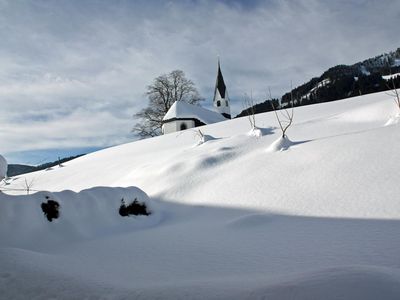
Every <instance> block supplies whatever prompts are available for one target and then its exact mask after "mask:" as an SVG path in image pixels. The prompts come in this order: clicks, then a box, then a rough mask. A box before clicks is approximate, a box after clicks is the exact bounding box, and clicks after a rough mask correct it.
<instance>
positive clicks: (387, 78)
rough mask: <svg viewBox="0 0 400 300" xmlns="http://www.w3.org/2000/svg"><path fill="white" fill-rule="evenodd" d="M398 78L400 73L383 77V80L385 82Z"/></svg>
mask: <svg viewBox="0 0 400 300" xmlns="http://www.w3.org/2000/svg"><path fill="white" fill-rule="evenodd" d="M397 76H400V73H395V74H391V75H383V76H382V78H383V79H385V80H390V79H392V78H396V77H397Z"/></svg>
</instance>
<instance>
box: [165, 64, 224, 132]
mask: <svg viewBox="0 0 400 300" xmlns="http://www.w3.org/2000/svg"><path fill="white" fill-rule="evenodd" d="M213 106H214V111H212V110H209V109H206V108H203V107H201V106H198V105H193V104H189V103H187V102H183V101H176V102H175V103H174V104H173V105H172V106H171V107H170V109H169V110H168V112H167V113H166V114H165V116H164V118H163V125H162V132H163V134H167V133H171V132H176V131H180V130H185V129H189V128H194V127H198V126H202V125H207V124H212V123H217V122H221V121H225V120H227V119H230V118H231V108H230V103H229V97H228V91H227V89H226V85H225V82H224V77H223V76H222V72H221V66H220V63H219V60H218V71H217V80H216V83H215V89H214V99H213Z"/></svg>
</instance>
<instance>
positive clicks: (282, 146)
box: [267, 136, 294, 152]
mask: <svg viewBox="0 0 400 300" xmlns="http://www.w3.org/2000/svg"><path fill="white" fill-rule="evenodd" d="M293 144H294V143H293V142H292V141H291V140H289V138H288V137H287V136H285V137H282V136H281V137H279V139H277V140H276V141H275V142H273V143H272V144H271V145H270V146H269V147H268V149H267V151H268V152H279V151H285V150H287V149H289V148H290V146H292V145H293Z"/></svg>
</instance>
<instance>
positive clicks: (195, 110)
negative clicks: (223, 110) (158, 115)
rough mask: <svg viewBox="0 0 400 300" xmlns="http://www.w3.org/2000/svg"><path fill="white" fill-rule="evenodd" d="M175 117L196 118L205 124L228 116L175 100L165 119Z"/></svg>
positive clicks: (222, 119) (219, 120)
mask: <svg viewBox="0 0 400 300" xmlns="http://www.w3.org/2000/svg"><path fill="white" fill-rule="evenodd" d="M174 118H180V119H185V118H186V119H192V118H194V119H198V120H200V121H202V122H203V123H204V124H212V123H217V122H221V121H225V120H226V118H225V117H224V116H223V115H221V114H220V113H217V112H215V111H212V110H208V109H205V108H203V107H201V106H198V105H193V104H190V103H187V102H184V101H175V103H174V104H172V106H171V108H170V109H169V110H168V112H167V113H166V114H165V116H164V118H163V121H166V120H171V119H174Z"/></svg>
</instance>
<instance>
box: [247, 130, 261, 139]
mask: <svg viewBox="0 0 400 300" xmlns="http://www.w3.org/2000/svg"><path fill="white" fill-rule="evenodd" d="M247 135H248V136H254V137H256V138H260V137H262V136H263V135H264V134H263V132H262V130H261V129H260V128H258V127H253V128H252V129H251V130H250V131H249V132H248V133H247Z"/></svg>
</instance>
